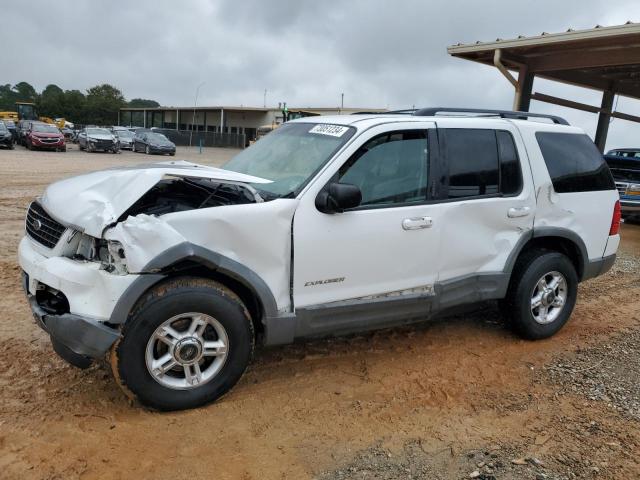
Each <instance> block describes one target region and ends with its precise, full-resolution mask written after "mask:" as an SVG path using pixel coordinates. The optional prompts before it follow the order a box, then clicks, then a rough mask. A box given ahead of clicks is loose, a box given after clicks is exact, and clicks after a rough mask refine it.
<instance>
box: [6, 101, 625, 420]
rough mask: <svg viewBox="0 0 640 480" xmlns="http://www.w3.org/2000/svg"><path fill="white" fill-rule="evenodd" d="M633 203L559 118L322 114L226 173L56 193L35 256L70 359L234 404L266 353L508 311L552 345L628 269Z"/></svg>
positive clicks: (36, 214) (134, 179) (132, 385)
mask: <svg viewBox="0 0 640 480" xmlns="http://www.w3.org/2000/svg"><path fill="white" fill-rule="evenodd" d="M452 113H453V114H455V115H452ZM538 117H543V118H538ZM618 198H619V197H618V192H617V191H616V187H615V184H614V181H613V179H612V177H611V174H610V172H609V170H608V168H607V166H606V164H605V162H604V160H603V158H602V156H601V155H600V153H599V152H598V150H597V149H596V147H595V146H594V144H593V143H592V142H591V140H589V138H588V137H587V136H586V135H585V134H584V133H583V132H582V131H581V130H580V129H578V128H575V127H571V126H569V125H568V124H566V122H565V121H564V120H562V119H560V118H558V117H551V116H542V115H534V114H528V113H527V114H525V113H521V112H520V113H516V112H503V111H481V112H478V111H470V110H465V111H464V112H455V111H453V110H452V109H424V110H419V111H416V112H413V113H412V114H394V115H390V114H366V115H352V116H334V117H314V118H306V119H300V120H296V121H292V122H288V123H286V124H285V125H283V126H282V127H280V128H279V129H277V130H276V131H274V132H273V133H271V134H269V135H268V136H266V137H265V138H264V139H262V140H260V141H259V142H257V143H256V144H255V145H253V146H252V147H250V148H249V149H247V150H245V151H243V152H242V153H240V154H239V155H238V156H236V157H235V158H234V159H232V160H231V161H229V162H228V163H227V164H226V165H224V167H223V168H211V167H205V166H199V165H195V164H191V163H186V162H168V163H160V164H154V165H146V166H134V167H130V168H119V169H111V170H103V171H100V172H95V173H90V174H87V175H81V176H79V177H75V178H70V179H67V180H62V181H59V182H57V183H54V184H53V185H51V186H49V187H48V188H47V189H46V191H45V193H44V195H43V196H42V197H41V198H39V199H37V200H36V201H34V202H33V203H32V204H31V206H30V207H29V211H28V214H27V219H26V225H25V228H26V235H25V237H24V238H23V239H22V241H21V243H20V248H19V261H20V265H21V267H22V270H23V271H24V275H23V278H24V288H25V290H26V292H27V295H28V298H29V302H30V304H31V308H32V309H33V312H34V314H35V318H36V319H37V322H38V323H39V325H40V326H41V327H42V328H43V329H44V330H46V331H47V332H48V333H49V335H50V336H51V340H52V343H53V346H54V348H55V350H56V351H57V352H58V353H59V354H60V355H61V356H62V357H63V358H65V359H66V360H68V361H69V362H71V363H72V364H74V365H77V366H80V367H85V366H87V365H89V364H90V362H91V361H92V359H95V358H102V357H104V356H105V354H108V355H109V358H110V361H111V365H112V368H113V373H114V375H115V377H116V378H117V379H118V381H119V383H120V384H121V385H122V386H123V387H125V391H128V392H130V393H132V394H133V395H135V396H136V397H137V398H138V399H139V400H140V401H141V402H143V403H144V404H146V405H149V406H152V407H155V408H158V409H182V408H190V407H195V406H197V405H201V404H204V403H206V402H210V401H212V400H215V399H217V398H218V397H220V396H221V395H223V394H224V393H225V392H227V391H228V390H229V389H230V388H231V387H232V386H233V385H234V384H235V383H236V382H237V381H238V379H239V378H240V376H241V375H242V373H243V372H244V370H245V368H246V367H247V365H248V363H249V361H250V359H251V356H252V353H253V350H254V346H255V345H256V344H261V345H276V344H285V343H289V342H292V341H294V340H296V339H300V338H306V337H314V336H322V335H334V334H343V333H349V332H354V331H359V330H366V329H373V328H381V327H388V326H392V325H398V324H404V323H409V322H411V321H416V320H420V319H425V318H427V317H430V316H433V315H434V314H436V313H438V312H442V311H443V310H446V309H448V308H450V307H454V306H458V305H461V304H467V303H472V302H477V301H483V300H490V299H497V300H500V305H501V306H502V310H503V311H504V312H506V313H507V314H508V316H509V317H510V319H511V322H512V325H513V326H514V327H515V329H516V330H517V331H518V332H519V333H520V334H521V335H522V336H524V337H526V338H529V339H539V338H545V337H549V336H550V335H553V334H554V333H556V332H557V331H558V330H559V329H560V328H561V327H562V326H563V325H564V324H565V323H566V321H567V320H568V318H569V316H570V314H571V312H572V309H573V307H574V304H575V301H576V292H577V285H578V282H580V281H582V280H586V279H588V278H591V277H594V276H596V275H599V274H602V273H604V272H606V271H607V270H608V269H609V268H610V267H611V265H612V264H613V262H614V260H615V254H616V250H617V248H618V243H619V235H618V228H619V220H620V208H619V202H618Z"/></svg>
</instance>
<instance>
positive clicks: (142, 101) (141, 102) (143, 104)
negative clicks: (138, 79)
mask: <svg viewBox="0 0 640 480" xmlns="http://www.w3.org/2000/svg"><path fill="white" fill-rule="evenodd" d="M129 106H130V107H132V108H156V107H159V106H160V104H159V103H158V102H156V101H155V100H147V99H146V98H132V99H131V101H130V102H129Z"/></svg>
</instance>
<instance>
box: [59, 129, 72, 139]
mask: <svg viewBox="0 0 640 480" xmlns="http://www.w3.org/2000/svg"><path fill="white" fill-rule="evenodd" d="M60 131H61V132H62V134H63V135H64V138H65V140H72V139H73V130H71V129H70V128H69V127H62V128H61V129H60Z"/></svg>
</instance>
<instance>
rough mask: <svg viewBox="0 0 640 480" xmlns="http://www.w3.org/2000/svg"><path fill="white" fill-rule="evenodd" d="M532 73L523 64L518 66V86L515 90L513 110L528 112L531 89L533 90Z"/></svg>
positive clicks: (533, 75)
mask: <svg viewBox="0 0 640 480" xmlns="http://www.w3.org/2000/svg"><path fill="white" fill-rule="evenodd" d="M534 77H535V74H534V73H531V72H529V69H528V68H527V67H526V66H524V67H521V68H520V73H519V74H518V88H517V90H516V98H515V101H514V105H513V106H514V110H517V111H519V112H528V111H529V107H530V105H531V91H532V90H533V79H534Z"/></svg>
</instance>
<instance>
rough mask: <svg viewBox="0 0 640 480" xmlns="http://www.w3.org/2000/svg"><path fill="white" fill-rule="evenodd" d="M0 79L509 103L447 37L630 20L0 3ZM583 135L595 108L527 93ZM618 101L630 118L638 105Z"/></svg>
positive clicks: (592, 96)
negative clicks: (454, 53) (1, 43)
mask: <svg viewBox="0 0 640 480" xmlns="http://www.w3.org/2000/svg"><path fill="white" fill-rule="evenodd" d="M1 15H2V22H1V23H2V30H3V38H5V39H12V40H11V41H10V42H9V43H7V42H5V47H6V48H5V49H4V50H3V54H2V63H1V67H0V84H5V83H11V84H15V83H17V82H19V81H22V80H24V81H28V82H30V83H31V84H32V85H34V86H35V87H36V89H37V90H41V89H42V88H44V87H45V86H46V85H47V84H48V83H55V84H57V85H58V86H60V87H62V88H63V89H79V90H86V89H87V88H89V87H90V86H93V85H96V84H98V83H105V82H106V83H110V84H113V85H115V86H117V87H118V88H120V89H121V90H122V91H123V92H124V94H125V96H126V98H127V99H131V98H136V97H142V98H151V99H155V100H157V101H158V102H160V103H161V104H163V105H179V106H183V105H193V102H194V94H195V89H196V86H197V85H198V84H200V83H201V82H206V83H205V84H204V85H203V86H202V87H201V89H200V96H199V99H198V104H199V105H220V104H224V105H235V104H237V105H245V106H262V103H263V93H264V90H265V89H267V91H268V92H267V104H268V105H277V103H278V102H281V101H286V102H287V103H288V104H289V105H291V106H336V105H339V103H340V94H341V93H342V92H344V94H345V106H346V107H352V106H354V107H369V108H372V107H385V108H392V109H397V108H408V107H411V106H412V105H416V106H442V105H446V106H466V107H485V108H506V109H508V108H511V103H512V98H513V90H512V87H511V85H510V84H509V83H508V82H507V81H506V79H504V77H502V76H501V74H500V73H499V72H498V71H497V70H496V69H495V68H492V67H488V66H483V65H479V64H475V63H472V62H467V61H464V60H460V59H455V58H452V57H449V55H447V52H446V48H447V46H449V45H452V44H455V43H458V42H462V43H469V42H475V41H476V40H482V41H492V40H495V39H496V37H500V38H512V37H515V36H517V35H519V34H522V35H527V36H529V35H536V34H539V33H540V32H542V31H546V32H560V31H564V30H566V29H567V28H569V27H571V28H573V29H582V28H591V27H593V26H594V25H596V24H600V25H607V26H608V25H616V24H621V23H624V22H626V21H627V20H632V21H640V2H638V1H637V0H619V1H616V0H609V1H605V0H562V1H560V0H535V1H534V0H530V1H524V0H522V1H514V0H483V1H480V0H466V1H462V0H442V1H435V0H434V1H430V0H350V1H349V0H342V1H338V0H314V1H311V0H310V1H304V0H268V1H267V0H241V1H239V0H235V1H232V0H193V1H187V0H185V1H181V2H177V1H175V0H161V1H160V0H149V1H142V0H138V1H135V2H132V1H121V0H109V1H82V0H77V1H67V0H56V1H55V2H52V1H51V0H42V1H41V0H31V1H28V2H24V1H14V2H7V3H6V4H4V5H3V7H2V13H1ZM534 91H540V92H544V93H547V94H551V95H558V96H563V97H565V98H570V99H572V100H576V101H581V102H584V103H590V104H593V105H599V102H600V95H599V94H598V93H596V92H593V91H590V90H583V89H578V88H575V87H568V86H565V85H559V84H557V83H553V82H548V81H544V80H536V82H535V84H534ZM531 109H532V110H533V111H542V112H553V113H558V114H561V115H564V116H565V117H566V118H567V119H569V121H570V122H571V123H574V124H576V125H579V126H581V127H583V128H584V129H585V130H587V132H588V133H589V134H590V135H592V136H593V133H594V131H595V126H596V121H597V119H596V115H593V114H588V113H582V112H577V111H574V110H569V109H564V108H561V107H555V106H551V105H545V104H542V103H539V102H533V103H532V107H531ZM618 109H619V110H621V111H623V112H626V113H631V114H636V115H640V101H637V100H630V99H626V98H624V97H622V98H620V99H619V103H618ZM639 134H640V125H638V124H633V123H629V122H625V121H623V120H614V121H613V123H612V127H611V130H610V135H609V142H608V147H613V146H640V138H638V139H636V137H637V136H638V135H639Z"/></svg>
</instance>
